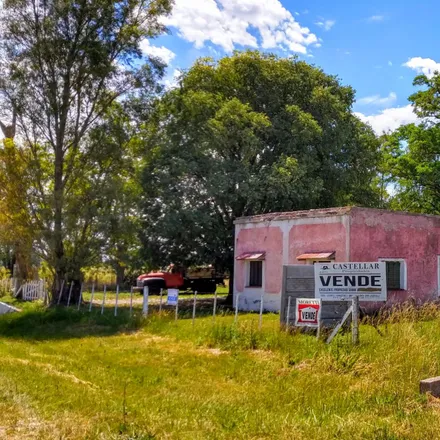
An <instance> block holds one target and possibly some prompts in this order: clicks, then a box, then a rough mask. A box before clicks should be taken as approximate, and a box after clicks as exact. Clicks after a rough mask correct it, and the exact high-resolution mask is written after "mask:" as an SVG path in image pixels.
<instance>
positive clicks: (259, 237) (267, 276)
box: [234, 215, 350, 311]
mask: <svg viewBox="0 0 440 440" xmlns="http://www.w3.org/2000/svg"><path fill="white" fill-rule="evenodd" d="M349 225H350V221H349V217H348V216H347V215H342V216H332V217H315V218H300V219H292V220H280V221H273V222H249V223H238V224H236V229H235V256H236V257H237V256H238V255H240V254H242V253H245V252H266V257H265V261H264V263H263V286H262V287H261V288H254V287H252V288H251V287H246V273H247V266H246V265H247V264H248V263H247V262H246V261H237V260H235V271H234V301H235V300H236V299H237V294H239V296H238V298H239V308H240V309H241V310H259V307H260V298H261V295H262V294H263V295H264V300H263V301H264V309H265V310H270V311H279V309H280V301H281V289H282V271H283V265H287V264H305V263H304V262H300V261H298V260H297V259H296V257H297V256H299V255H301V254H303V253H305V252H313V251H315V252H322V251H336V256H335V258H336V261H347V260H348V259H349V241H348V231H349ZM234 304H235V303H234Z"/></svg>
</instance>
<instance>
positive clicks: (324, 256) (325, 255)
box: [296, 251, 336, 260]
mask: <svg viewBox="0 0 440 440" xmlns="http://www.w3.org/2000/svg"><path fill="white" fill-rule="evenodd" d="M335 253H336V252H335V251H333V252H310V253H308V254H301V255H298V256H297V257H296V259H297V260H332V259H334V258H335Z"/></svg>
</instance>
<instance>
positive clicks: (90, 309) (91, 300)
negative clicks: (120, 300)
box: [89, 283, 95, 312]
mask: <svg viewBox="0 0 440 440" xmlns="http://www.w3.org/2000/svg"><path fill="white" fill-rule="evenodd" d="M94 296H95V283H93V284H92V295H91V297H90V304H89V312H91V311H92V306H93V297H94Z"/></svg>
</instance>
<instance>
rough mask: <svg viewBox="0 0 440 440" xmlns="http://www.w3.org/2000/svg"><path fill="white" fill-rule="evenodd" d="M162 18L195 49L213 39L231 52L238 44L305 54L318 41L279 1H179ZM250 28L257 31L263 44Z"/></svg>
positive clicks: (213, 41) (214, 42)
mask: <svg viewBox="0 0 440 440" xmlns="http://www.w3.org/2000/svg"><path fill="white" fill-rule="evenodd" d="M163 21H164V24H166V25H167V26H173V27H175V28H177V29H178V33H179V36H180V37H181V38H183V39H185V40H187V41H189V42H191V43H194V45H195V47H196V48H201V47H203V46H204V44H205V42H207V41H210V42H212V43H213V44H216V45H218V46H220V47H222V48H223V49H224V50H226V51H228V52H230V51H232V50H233V49H234V48H235V47H236V46H249V47H253V48H258V47H259V46H261V47H262V48H264V49H272V48H277V47H278V48H282V49H285V50H289V51H292V52H298V53H302V54H306V53H307V47H308V46H310V45H314V44H316V43H318V38H317V37H316V35H315V34H313V33H312V32H310V30H309V29H308V28H307V27H302V26H301V25H300V24H299V23H298V22H297V21H296V20H295V18H294V17H293V15H292V14H291V13H290V12H289V11H288V10H287V9H285V8H284V7H283V6H282V4H281V3H280V1H279V0H265V1H261V0H191V1H189V0H176V2H175V5H174V8H173V12H172V14H171V16H170V17H166V18H164V20H163ZM250 28H254V29H256V30H257V31H258V34H259V37H260V39H261V43H259V41H258V40H257V38H256V37H255V36H254V35H252V34H251V33H250V32H249V29H250Z"/></svg>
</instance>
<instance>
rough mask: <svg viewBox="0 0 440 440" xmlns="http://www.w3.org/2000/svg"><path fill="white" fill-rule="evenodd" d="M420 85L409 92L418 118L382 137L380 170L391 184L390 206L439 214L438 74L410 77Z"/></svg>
mask: <svg viewBox="0 0 440 440" xmlns="http://www.w3.org/2000/svg"><path fill="white" fill-rule="evenodd" d="M414 85H415V86H421V87H423V88H422V89H421V90H418V91H417V92H416V93H414V94H413V95H411V96H410V98H409V99H410V101H411V102H412V103H413V104H414V110H415V112H416V113H417V115H418V116H419V117H420V118H422V121H423V122H422V123H421V124H419V125H416V124H410V125H406V126H402V127H400V128H399V129H397V130H396V131H395V132H394V133H391V134H389V135H386V136H384V137H383V142H382V143H383V171H384V174H385V175H386V178H387V182H388V185H389V186H391V187H392V192H393V197H392V198H391V201H390V203H391V206H392V207H393V208H396V209H402V210H408V211H412V212H420V213H428V214H437V215H438V214H440V183H439V182H440V161H439V159H440V125H439V123H440V101H439V100H438V94H439V92H440V75H439V74H436V75H434V76H433V77H432V78H427V77H426V76H424V75H421V76H418V77H416V78H415V80H414Z"/></svg>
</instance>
